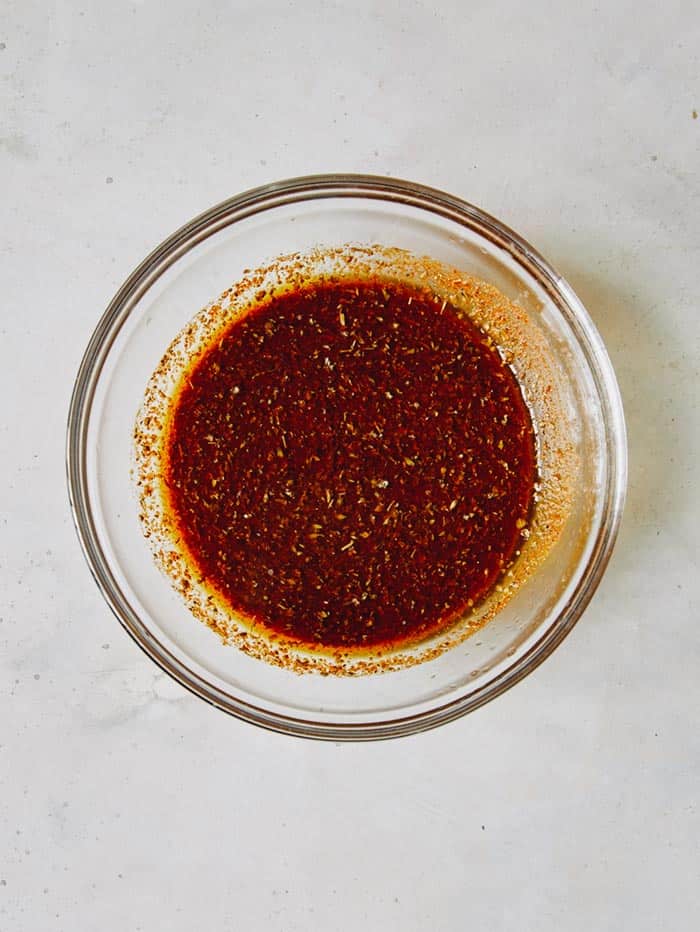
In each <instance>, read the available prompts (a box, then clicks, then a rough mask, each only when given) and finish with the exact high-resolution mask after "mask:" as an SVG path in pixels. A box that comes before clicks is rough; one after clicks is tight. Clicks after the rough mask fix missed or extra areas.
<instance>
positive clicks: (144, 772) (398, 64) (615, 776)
mask: <svg viewBox="0 0 700 932" xmlns="http://www.w3.org/2000/svg"><path fill="white" fill-rule="evenodd" d="M652 6H653V7H654V8H655V9H650V7H652ZM166 10H167V11H169V12H168V13H166ZM0 29H1V30H2V34H0V43H2V44H1V45H0V87H1V88H2V90H1V98H0V170H1V172H2V182H3V185H2V187H3V194H2V199H1V202H0V279H1V282H2V307H1V309H0V324H1V327H0V391H2V395H1V397H2V399H3V400H2V406H1V407H0V480H1V484H0V489H1V494H2V507H1V509H0V619H1V623H0V669H1V671H2V675H1V683H0V689H1V690H2V700H1V704H0V929H2V930H3V932H4V930H8V932H19V930H22V932H44V930H54V929H55V930H61V929H62V930H67V932H82V930H93V929H98V928H100V929H107V930H118V932H126V930H139V929H141V930H151V929H168V930H175V932H180V930H189V929H193V928H194V929H221V930H233V929H236V930H239V929H245V930H309V929H311V930H316V929H318V930H323V932H326V930H336V929H337V930H355V929H357V930H359V929H363V930H364V929H382V930H385V929H401V930H424V929H441V930H442V929H445V930H462V929H464V928H472V927H473V928H475V929H488V930H490V932H500V930H510V929H513V930H515V929H518V930H521V929H535V928H536V929H538V930H539V932H555V930H556V932H560V930H562V929H565V930H567V932H577V930H588V929H596V930H611V932H612V930H614V932H618V930H620V929H635V930H636V932H647V930H666V929H668V930H673V932H675V930H683V929H690V928H692V927H693V925H694V923H695V922H697V912H698V909H699V908H700V849H699V842H698V839H699V838H700V816H699V813H698V795H699V793H700V789H699V786H700V738H699V734H700V732H699V730H698V722H697V716H698V709H699V708H700V686H699V683H700V676H699V674H698V671H699V670H700V605H699V601H700V599H699V596H700V578H699V577H700V574H699V573H698V565H697V554H698V544H697V541H698V525H699V523H700V502H699V498H700V492H699V491H698V490H699V488H700V485H699V483H700V469H699V466H698V463H699V462H700V449H699V442H698V441H699V437H700V423H699V415H698V386H699V385H700V380H699V372H698V365H699V348H698V341H699V332H700V326H699V323H698V308H697V301H698V294H699V293H700V262H699V261H698V252H699V250H700V219H699V218H700V198H699V196H698V195H699V194H700V184H699V180H698V165H699V164H700V160H699V149H700V120H699V119H693V115H692V111H693V109H700V87H699V81H698V74H699V71H700V63H699V62H698V49H700V17H699V14H698V11H697V6H696V4H695V3H694V2H692V0H687V2H682V3H676V2H669V3H667V4H663V5H662V4H654V5H652V4H640V3H632V2H620V0H617V2H613V3H610V4H604V3H602V4H600V5H599V6H596V7H594V6H592V5H590V4H589V3H586V2H579V3H576V4H567V3H562V2H560V0H558V2H544V0H540V2H532V3H529V4H521V3H518V2H514V0H513V2H510V3H505V4H504V3H460V2H456V0H453V2H449V3H448V2H445V3H435V4H422V3H415V2H401V3H398V2H394V0H383V2H375V3H370V2H367V0H359V2H357V3H354V4H340V3H331V2H328V3H320V2H314V0H309V2H306V3H299V2H298V3H294V2H287V3H285V2H279V0H278V2H269V0H268V2H260V3H257V4H252V3H251V4H243V3H240V2H238V3H224V2H216V3H214V2H205V3H199V4H187V5H186V4H184V3H177V4H164V3H157V2H141V3H135V4H116V3H115V4H111V3H107V2H103V3H99V4H97V3H93V2H90V0H81V2H78V0H65V2H61V3H56V4H44V3H39V2H35V0H32V2H27V0H23V2H19V0H5V3H4V4H3V16H2V20H1V22H0ZM344 169H348V170H357V171H370V172H378V173H388V174H393V175H397V176H403V177H407V178H412V179H415V180H417V181H422V182H425V183H428V184H434V185H436V186H438V187H441V188H444V189H446V190H448V191H451V192H454V193H455V194H458V195H462V196H464V197H466V198H467V199H469V200H472V201H474V202H475V203H477V204H480V205H481V206H483V207H485V208H486V209H487V210H489V211H491V212H492V213H495V214H496V215H497V216H500V217H501V218H502V219H504V220H505V221H506V222H507V223H509V224H510V225H511V226H513V227H515V228H516V229H517V230H519V231H521V232H522V233H523V234H524V235H525V236H526V237H528V238H529V239H530V240H531V241H532V242H533V243H534V244H535V245H536V246H538V247H539V248H540V249H541V251H542V252H543V253H544V254H545V255H546V256H547V257H548V258H549V259H550V260H551V261H552V262H553V263H554V264H555V266H557V267H558V268H560V270H561V271H563V272H564V274H565V275H567V276H568V277H569V279H570V280H571V281H572V283H573V284H574V286H575V287H576V288H577V290H578V291H579V293H580V295H581V297H582V298H583V300H584V301H585V302H586V303H587V304H588V306H589V308H590V311H591V313H592V315H593V317H594V319H595V320H596V321H597V323H598V325H599V327H600V329H601V331H602V333H603V336H604V337H605V339H606V341H607V343H608V346H609V349H610V353H611V356H612V358H613V362H614V363H615V365H616V368H617V372H618V375H619V379H620V383H621V387H622V391H623V394H624V399H625V403H626V411H627V417H628V426H629V433H630V454H631V479H630V492H629V501H628V508H627V512H626V517H625V522H624V526H623V530H622V534H621V538H620V542H619V545H618V549H617V551H616V553H615V556H614V558H613V561H612V563H611V566H610V569H609V572H608V574H607V576H606V578H605V580H604V582H603V584H602V586H601V588H600V590H599V593H598V595H597V596H596V598H595V599H594V601H593V603H592V604H591V606H590V607H589V609H588V611H587V612H586V614H585V615H584V617H583V619H582V620H581V621H580V623H579V625H578V626H577V628H576V629H575V631H574V632H573V634H572V635H571V636H570V638H569V639H568V640H567V641H566V643H565V644H564V645H563V646H562V647H561V648H560V649H559V650H558V651H557V652H556V653H555V654H554V656H553V657H552V658H551V659H550V660H549V661H548V662H547V663H546V664H545V665H544V666H543V667H541V668H540V670H538V671H537V673H536V674H535V675H534V676H532V677H530V678H529V679H528V680H527V681H525V682H524V683H522V684H521V685H519V686H518V687H516V688H515V689H513V690H512V691H511V692H510V693H509V694H507V695H506V696H504V697H502V698H501V699H499V700H498V701H496V702H494V703H492V704H491V705H489V706H488V707H486V708H484V709H482V710H480V711H479V712H477V713H475V714H473V715H471V716H469V717H468V718H466V719H463V720H461V721H459V722H457V723H454V724H452V725H450V726H448V727H445V728H444V729H442V730H438V731H434V732H431V733H429V734H426V735H423V736H418V737H415V738H411V739H405V740H401V741H398V742H390V743H385V744H380V745H367V746H343V747H340V746H335V745H332V744H331V745H324V744H313V743H308V742H302V741H299V740H293V739H288V738H283V737H279V736H275V735H270V734H266V733H264V732H262V731H259V730H257V729H255V728H253V727H251V726H247V725H244V724H241V723H238V722H236V721H235V720H232V719H229V718H227V717H226V716H224V715H223V714H221V713H219V712H217V711H215V710H213V709H210V708H208V707H207V706H205V705H204V704H203V703H201V702H199V701H198V700H196V699H194V698H192V697H190V696H189V695H188V694H187V693H185V692H184V691H183V690H181V689H180V688H179V687H178V686H177V685H175V684H173V683H171V682H170V681H169V680H168V679H166V678H165V677H164V676H163V675H161V674H160V673H159V672H158V671H157V669H156V668H155V667H154V666H153V665H152V664H151V663H150V662H149V661H148V660H147V659H146V657H145V656H143V655H142V654H141V653H140V651H139V650H138V649H137V648H136V647H135V646H134V645H133V644H132V643H131V641H130V640H129V639H128V637H127V636H126V635H125V634H124V633H123V632H122V630H121V628H120V627H119V626H118V625H117V623H116V621H115V620H114V619H113V618H112V616H111V615H110V613H109V611H108V610H107V608H106V607H105V605H104V604H103V602H102V600H101V598H100V596H99V594H98V592H97V591H96V588H95V586H94V585H93V583H92V581H91V579H90V575H89V572H88V571H87V569H86V567H85V565H84V563H83V560H82V557H81V555H80V553H79V550H78V546H77V543H76V540H75V535H74V533H73V529H72V526H71V520H70V517H69V514H68V508H67V503H66V492H65V482H64V475H63V436H64V421H65V414H66V409H67V404H68V398H69V392H70V388H71V383H72V378H73V374H74V371H75V369H76V367H77V364H78V362H79V359H80V356H81V354H82V350H83V347H84V344H85V343H86V341H87V339H88V337H89V335H90V333H91V331H92V328H93V326H94V324H95V322H96V320H97V317H98V315H99V314H100V313H101V311H102V309H103V308H104V306H105V305H106V303H107V301H108V300H109V298H110V297H111V295H112V294H113V292H114V291H115V289H116V287H117V286H118V285H119V283H120V282H121V280H122V279H123V278H124V277H125V276H126V275H127V273H128V272H129V271H130V270H131V269H132V267H133V266H134V265H135V264H136V263H137V262H138V261H139V260H140V259H141V258H142V257H143V256H144V255H145V253H146V252H147V251H148V250H149V249H150V248H151V247H152V246H153V245H154V244H156V243H157V242H159V241H160V240H161V239H162V238H163V237H164V236H166V235H167V234H168V233H169V232H171V230H173V229H174V228H175V227H176V226H178V225H180V224H181V223H182V222H184V221H185V220H187V219H188V218H189V217H190V216H192V215H193V214H195V213H197V212H199V211H201V210H203V209H204V208H206V207H208V206H209V205H211V204H212V203H214V202H216V201H218V200H220V199H222V198H224V197H226V196H228V195H230V194H232V193H235V192H237V191H239V190H242V189H244V188H246V187H249V186H252V185H255V184H259V183H262V182H265V181H269V180H273V179H276V178H279V177H286V176H290V175H294V174H304V173H308V172H313V171H324V170H344Z"/></svg>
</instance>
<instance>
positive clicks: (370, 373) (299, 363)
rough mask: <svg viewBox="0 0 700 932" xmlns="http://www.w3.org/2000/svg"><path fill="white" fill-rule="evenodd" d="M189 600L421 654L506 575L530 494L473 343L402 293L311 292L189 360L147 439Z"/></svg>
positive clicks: (531, 473) (435, 306)
mask: <svg viewBox="0 0 700 932" xmlns="http://www.w3.org/2000/svg"><path fill="white" fill-rule="evenodd" d="M166 458H167V469H166V483H167V486H168V489H169V498H170V504H171V507H172V510H173V513H174V517H175V520H176V523H177V526H178V529H179V531H180V534H181V536H182V538H183V539H184V541H185V543H186V546H187V549H188V550H189V553H190V555H191V558H192V560H193V561H194V563H195V564H196V567H197V569H198V571H199V573H200V574H201V576H202V578H203V580H204V581H205V582H206V584H207V585H208V586H210V587H212V588H213V589H215V590H217V591H218V593H219V594H220V596H221V597H222V598H223V599H224V600H225V601H227V602H228V603H229V604H230V606H231V607H232V609H233V610H234V611H236V612H239V613H243V614H245V615H247V616H249V617H252V618H254V619H255V620H256V621H257V622H258V623H260V624H261V625H263V626H264V627H265V628H266V629H268V630H269V631H270V632H273V633H274V632H277V633H280V634H283V635H285V636H286V637H290V638H293V639H297V640H299V641H301V642H302V643H305V644H310V645H319V646H320V645H322V646H325V647H363V646H366V647H368V648H369V647H375V648H376V647H377V646H380V645H381V646H384V645H391V644H395V643H397V642H403V641H406V640H407V639H413V638H419V637H423V636H425V635H427V634H429V633H432V632H433V631H435V630H437V629H440V628H442V627H444V626H446V625H447V624H449V623H450V622H452V621H453V620H455V619H456V618H457V617H458V616H459V615H461V614H462V613H463V612H464V611H465V609H467V608H469V607H470V606H471V605H473V604H476V603H477V602H478V601H479V600H480V599H482V598H483V597H484V596H485V595H486V594H487V593H488V592H489V591H490V590H491V589H492V587H493V586H494V585H495V584H496V583H497V581H498V579H499V577H500V576H501V575H502V574H503V573H504V571H505V570H506V569H507V567H508V566H509V564H510V563H511V561H512V559H513V557H514V555H515V552H516V551H517V548H518V544H519V541H520V540H521V536H522V534H523V533H525V534H527V530H526V524H527V521H528V517H529V514H530V509H531V505H532V498H533V488H534V482H535V478H536V460H535V443H534V436H533V430H532V423H531V420H530V415H529V411H528V409H527V406H526V404H525V402H524V400H523V397H522V393H521V391H520V387H519V385H518V383H517V380H516V379H515V377H514V375H513V373H512V372H511V370H510V369H509V368H508V366H507V365H506V364H505V363H504V362H503V360H502V359H501V357H500V356H499V354H498V351H497V350H496V349H495V348H494V347H493V346H492V345H491V342H490V341H489V339H488V337H487V336H486V335H485V334H483V333H482V332H481V331H480V330H479V329H477V327H476V326H475V325H474V324H473V323H471V321H469V320H468V319H467V318H465V316H464V315H463V314H462V313H459V312H458V311H457V310H455V309H454V308H453V307H452V306H451V305H450V304H449V303H446V302H445V301H443V300H442V299H441V298H439V297H437V296H436V295H434V294H432V293H430V292H429V291H424V290H420V289H418V288H414V287H412V286H407V285H403V284H402V285H399V284H387V283H382V282H372V281H367V280H359V281H355V282H348V281H343V282H339V283H330V282H319V283H316V284H310V285H308V286H306V287H305V288H304V289H302V290H299V291H295V292H292V293H288V294H285V295H282V296H279V297H276V298H274V299H272V300H271V301H268V302H267V303H266V304H264V305H262V306H260V307H257V308H254V309H253V310H251V311H250V312H249V313H248V314H247V315H246V316H245V317H244V318H243V319H242V320H238V321H236V322H235V323H233V324H232V325H231V326H230V327H229V328H228V330H227V331H226V332H225V333H224V334H223V336H222V335H219V336H217V338H216V342H215V343H214V344H213V345H211V346H210V347H209V348H208V349H207V350H206V351H205V353H204V354H203V355H202V356H201V357H200V358H199V359H198V360H197V361H196V363H195V364H194V365H193V367H192V368H191V370H190V371H189V372H188V373H187V375H186V377H185V380H184V382H183V388H182V390H181V391H180V393H179V395H178V398H177V401H176V404H175V408H174V411H173V415H172V418H171V424H170V428H169V433H168V437H167V457H166Z"/></svg>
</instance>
